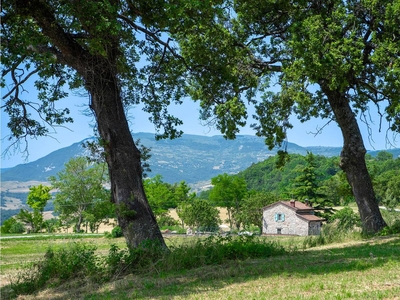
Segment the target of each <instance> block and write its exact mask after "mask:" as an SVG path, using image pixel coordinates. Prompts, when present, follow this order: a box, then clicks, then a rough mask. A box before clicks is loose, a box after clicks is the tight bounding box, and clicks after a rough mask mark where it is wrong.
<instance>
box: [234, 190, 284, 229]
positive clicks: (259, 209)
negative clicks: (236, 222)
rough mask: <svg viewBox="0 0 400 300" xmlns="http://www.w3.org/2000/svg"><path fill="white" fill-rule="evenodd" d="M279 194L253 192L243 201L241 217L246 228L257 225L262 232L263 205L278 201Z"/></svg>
mask: <svg viewBox="0 0 400 300" xmlns="http://www.w3.org/2000/svg"><path fill="white" fill-rule="evenodd" d="M278 199H279V198H278V196H277V195H274V194H272V193H266V192H251V193H249V195H248V196H247V197H245V198H244V199H243V201H242V207H241V210H240V214H239V219H240V221H241V222H242V224H243V226H244V228H248V227H249V226H251V225H254V226H257V227H258V228H259V230H260V233H261V232H262V214H263V207H265V206H267V205H269V204H272V203H274V202H276V201H278Z"/></svg>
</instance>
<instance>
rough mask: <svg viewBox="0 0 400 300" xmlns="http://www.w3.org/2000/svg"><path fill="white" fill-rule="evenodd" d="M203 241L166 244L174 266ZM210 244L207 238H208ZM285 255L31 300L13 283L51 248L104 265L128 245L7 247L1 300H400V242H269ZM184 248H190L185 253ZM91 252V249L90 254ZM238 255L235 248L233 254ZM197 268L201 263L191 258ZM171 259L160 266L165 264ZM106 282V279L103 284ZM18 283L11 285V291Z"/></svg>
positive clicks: (61, 289) (55, 242)
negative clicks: (84, 252)
mask: <svg viewBox="0 0 400 300" xmlns="http://www.w3.org/2000/svg"><path fill="white" fill-rule="evenodd" d="M198 239H202V238H201V237H179V236H178V237H176V236H167V237H166V242H167V244H168V245H169V247H170V249H171V253H173V252H176V253H178V256H175V258H174V260H173V261H168V262H166V265H179V263H181V262H180V261H181V260H182V261H184V260H185V259H189V260H190V257H185V255H186V254H185V253H188V255H191V254H190V251H187V250H188V249H191V248H190V247H191V246H190V245H193V244H196V243H197V242H196V240H198ZM203 239H204V238H203ZM261 239H265V240H266V241H267V242H268V243H270V242H271V243H273V244H274V245H277V246H278V248H279V247H282V249H284V252H279V251H278V252H275V254H274V255H270V256H269V257H262V258H243V257H240V256H235V257H234V258H233V259H229V260H222V261H220V262H218V263H217V262H216V261H215V262H213V261H212V262H211V264H203V263H201V262H200V261H199V263H198V266H196V262H194V265H191V266H190V267H182V268H181V267H175V268H174V267H171V268H166V267H165V266H163V262H162V261H155V262H153V263H151V264H150V265H147V266H146V267H145V268H143V269H141V270H140V272H120V273H118V274H116V275H115V276H113V277H112V278H110V280H107V281H104V282H101V281H99V280H90V278H85V277H83V278H82V277H79V276H77V277H72V278H69V279H68V280H64V281H62V280H61V281H57V280H54V279H53V280H50V281H49V282H48V283H47V284H46V285H45V286H44V287H43V288H41V289H39V290H38V291H36V292H35V293H33V294H29V295H25V294H23V295H19V296H17V295H15V294H14V293H13V292H12V283H13V281H14V282H15V280H16V278H18V276H19V275H18V274H20V272H21V271H22V270H23V269H21V268H22V267H23V266H25V265H26V263H28V262H30V263H33V262H38V261H41V260H43V257H44V256H45V255H46V253H48V249H49V248H51V249H53V250H54V252H55V253H56V252H57V251H59V250H60V249H65V248H68V247H69V245H71V244H76V245H86V246H84V247H88V245H90V247H93V249H94V248H95V249H96V250H95V254H96V255H97V256H98V257H104V256H107V255H109V254H107V253H109V251H110V248H114V249H116V248H118V249H120V250H121V251H122V250H123V249H124V247H125V242H124V239H123V238H119V239H108V238H105V237H104V236H101V235H99V236H89V237H86V236H84V235H82V236H74V235H65V236H47V237H40V236H37V237H34V238H22V239H11V238H9V239H7V238H4V237H3V238H2V240H1V272H0V275H1V299H246V300H248V299H399V297H400V236H399V235H391V236H386V237H372V238H367V239H362V238H359V239H357V240H348V241H346V242H341V243H333V244H329V245H323V246H318V247H312V248H308V247H307V248H305V247H304V245H305V244H307V243H305V238H303V237H262V238H261ZM182 245H187V248H185V249H186V252H185V253H183V254H182V253H181V254H180V255H181V256H179V250H180V249H182ZM83 249H87V248H83ZM233 250H235V249H234V248H231V252H232V251H233ZM192 256H193V257H192V258H193V260H196V259H198V260H201V258H199V256H198V254H192ZM163 259H165V258H161V259H160V260H163ZM96 278H99V277H96ZM10 283H11V284H10Z"/></svg>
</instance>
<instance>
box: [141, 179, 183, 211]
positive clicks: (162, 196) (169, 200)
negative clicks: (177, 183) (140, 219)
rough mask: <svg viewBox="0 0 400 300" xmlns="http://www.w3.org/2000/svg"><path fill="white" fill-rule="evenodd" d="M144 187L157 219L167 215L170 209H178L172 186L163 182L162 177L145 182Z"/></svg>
mask: <svg viewBox="0 0 400 300" xmlns="http://www.w3.org/2000/svg"><path fill="white" fill-rule="evenodd" d="M143 185H144V190H145V193H146V196H147V200H148V201H149V204H150V207H151V209H152V210H153V212H154V214H155V215H156V217H159V216H162V215H165V214H166V213H167V212H168V209H169V208H175V207H176V203H175V197H174V191H173V188H172V185H170V184H169V183H166V182H163V180H162V176H161V175H156V176H154V177H153V178H148V179H146V180H144V182H143Z"/></svg>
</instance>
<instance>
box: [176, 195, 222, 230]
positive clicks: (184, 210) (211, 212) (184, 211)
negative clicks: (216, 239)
mask: <svg viewBox="0 0 400 300" xmlns="http://www.w3.org/2000/svg"><path fill="white" fill-rule="evenodd" d="M178 215H179V217H180V218H181V219H182V221H183V223H184V224H185V225H186V226H189V227H191V228H193V229H194V230H195V231H198V232H204V231H206V232H216V231H219V225H220V224H221V220H220V218H219V211H218V209H216V208H215V207H212V206H211V204H210V203H209V202H208V201H205V200H194V201H192V202H191V203H188V204H185V205H182V206H181V207H180V209H179V213H178Z"/></svg>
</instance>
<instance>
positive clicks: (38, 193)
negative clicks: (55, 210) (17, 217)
mask: <svg viewBox="0 0 400 300" xmlns="http://www.w3.org/2000/svg"><path fill="white" fill-rule="evenodd" d="M50 190H51V188H50V187H48V186H43V185H41V184H39V185H38V186H32V187H30V188H29V194H28V199H27V201H26V204H28V205H29V206H30V207H31V208H32V209H33V214H37V215H38V216H37V217H36V219H40V224H37V226H40V228H38V229H41V227H42V223H43V211H44V208H45V207H46V205H47V201H49V200H50V199H51V195H50Z"/></svg>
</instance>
